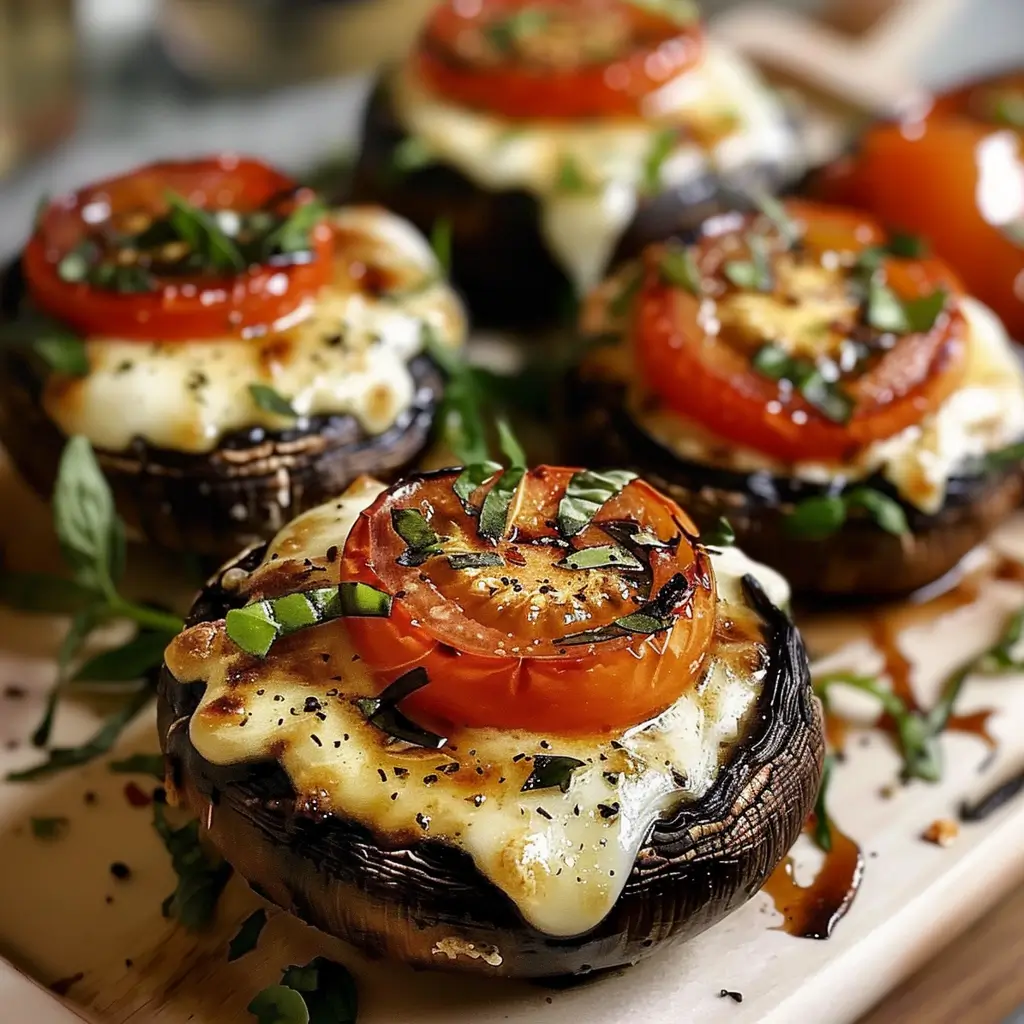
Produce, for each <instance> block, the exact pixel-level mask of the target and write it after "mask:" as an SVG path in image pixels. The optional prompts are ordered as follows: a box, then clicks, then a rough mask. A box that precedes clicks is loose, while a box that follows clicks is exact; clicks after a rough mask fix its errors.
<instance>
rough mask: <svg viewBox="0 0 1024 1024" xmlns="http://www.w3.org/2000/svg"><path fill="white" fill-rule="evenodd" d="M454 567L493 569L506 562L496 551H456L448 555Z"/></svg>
mask: <svg viewBox="0 0 1024 1024" xmlns="http://www.w3.org/2000/svg"><path fill="white" fill-rule="evenodd" d="M447 558H448V564H449V565H450V566H451V567H452V568H453V569H456V570H458V569H491V568H495V567H496V566H499V565H504V564H505V559H504V558H502V557H501V555H499V554H498V553H497V552H496V551H456V552H454V553H452V554H450V555H448V556H447Z"/></svg>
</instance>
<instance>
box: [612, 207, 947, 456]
mask: <svg viewBox="0 0 1024 1024" xmlns="http://www.w3.org/2000/svg"><path fill="white" fill-rule="evenodd" d="M779 209H780V211H781V214H778V213H777V214H775V215H774V216H773V217H768V216H766V215H762V214H748V215H744V214H734V215H729V216H726V217H717V218H713V219H712V220H711V221H709V222H708V223H707V224H706V225H705V227H704V230H703V233H702V235H701V237H700V238H699V240H698V241H697V242H696V244H694V245H693V246H691V247H689V248H685V249H684V248H682V247H675V246H672V245H669V246H656V247H652V248H651V249H649V250H647V251H646V252H645V254H644V261H643V276H642V279H641V281H640V282H639V292H638V295H637V298H636V300H635V302H634V304H633V314H632V322H631V333H632V341H633V347H634V350H635V352H636V358H637V361H638V364H639V368H640V372H641V374H642V380H643V382H644V386H645V388H644V389H645V391H647V392H648V393H649V394H651V395H653V396H654V398H655V399H656V400H660V401H661V402H662V403H663V404H664V405H666V406H667V407H668V408H669V409H671V410H673V411H675V412H677V413H678V414H680V415H682V416H684V417H687V418H689V419H691V420H693V421H696V422H697V423H698V424H700V425H702V426H704V427H705V428H707V429H708V430H709V431H710V432H711V433H713V434H714V435H716V436H717V437H720V438H725V439H727V440H730V441H733V442H736V443H738V444H742V445H745V446H747V447H750V448H753V449H756V450H757V451H761V452H764V453H765V454H767V455H770V456H772V457H774V458H777V459H779V460H781V461H784V462H787V463H793V462H800V461H805V460H823V461H833V462H841V461H843V460H845V459H848V458H850V457H851V456H852V455H854V454H855V453H856V451H857V450H858V449H860V448H862V447H863V446H865V445H867V444H869V443H871V442H873V441H877V440H879V439H881V438H886V437H890V436H892V435H893V434H895V433H897V432H899V431H901V430H903V429H904V428H906V427H909V426H911V425H913V424H916V423H919V422H920V420H921V418H922V417H923V416H924V415H925V414H926V413H927V412H928V411H929V410H931V409H934V408H935V407H936V406H937V405H938V404H939V403H940V402H942V400H943V399H945V398H946V397H947V396H948V395H949V394H950V393H951V392H952V391H953V390H954V389H955V388H956V387H957V385H958V384H959V382H960V381H961V380H962V379H963V372H964V366H965V358H966V344H965V341H966V327H965V323H964V319H963V315H962V313H961V312H960V309H959V303H958V301H957V299H958V295H959V285H958V283H957V281H956V278H955V277H954V275H953V274H952V272H951V271H949V270H948V269H947V268H946V267H945V266H944V265H943V264H942V263H939V262H938V261H936V260H932V259H918V258H912V259H908V258H900V257H899V256H896V255H893V254H892V253H891V252H890V251H889V250H888V249H886V244H887V243H886V236H885V234H884V233H883V232H882V230H881V228H880V227H879V226H878V225H877V224H876V223H875V222H874V221H873V220H871V219H870V218H868V217H866V216H864V215H862V214H858V213H854V212H852V211H849V210H845V209H840V208H836V207H828V206H824V205H820V204H814V203H808V202H797V201H791V202H789V203H787V204H786V205H785V207H780V208H779Z"/></svg>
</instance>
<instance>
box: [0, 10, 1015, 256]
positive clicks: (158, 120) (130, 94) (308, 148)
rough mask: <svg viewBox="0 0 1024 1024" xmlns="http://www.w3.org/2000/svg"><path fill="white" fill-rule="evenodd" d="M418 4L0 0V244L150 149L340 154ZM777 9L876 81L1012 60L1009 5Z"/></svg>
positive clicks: (723, 22) (926, 79)
mask: <svg viewBox="0 0 1024 1024" xmlns="http://www.w3.org/2000/svg"><path fill="white" fill-rule="evenodd" d="M430 2H431V0H0V252H6V251H8V250H10V249H13V248H14V247H15V246H16V245H17V243H18V241H19V238H21V237H22V236H23V234H24V231H25V228H26V225H27V221H28V219H29V217H30V216H31V211H32V210H33V209H34V206H35V202H36V199H37V197H38V196H39V195H40V194H41V193H43V192H53V191H59V190H61V189H64V188H69V187H71V186H73V185H76V184H79V183H81V182H82V181H87V180H89V179H93V178H96V177H98V176H101V175H104V174H107V173H110V172H113V171H117V170H122V169H124V168H127V167H129V166H131V165H133V164H137V163H139V162H141V161H144V160H147V159H151V158H154V157H156V156H169V155H179V156H184V155H187V154H192V153H197V152H201V151H205V150H214V149H235V150H245V151H250V152H253V153H255V154H258V155H262V156H265V157H268V158H270V159H272V160H274V161H275V162H277V163H280V164H282V165H284V166H286V167H288V168H289V169H292V170H295V171H298V172H304V171H306V170H307V169H308V168H310V167H313V166H315V165H317V164H318V163H320V162H322V161H325V160H329V159H331V158H332V157H336V156H338V155H340V154H343V153H344V152H345V151H346V150H347V149H350V148H351V146H352V144H353V142H354V135H355V131H356V118H357V111H358V108H359V104H360V102H361V99H362V96H363V90H364V87H365V72H367V71H368V70H369V69H370V68H372V67H373V66H375V65H377V64H379V63H380V62H382V61H387V60H389V59H393V58H395V57H397V56H398V55H399V54H400V53H401V52H402V51H403V50H404V49H405V47H406V46H407V45H408V43H409V41H410V39H411V38H412V36H413V34H414V33H415V31H416V28H417V25H418V23H419V20H420V18H421V17H422V15H423V12H424V11H425V10H426V9H427V8H428V7H429V6H430ZM702 6H703V8H704V10H705V13H706V14H707V15H708V17H709V18H710V19H711V21H712V31H715V30H716V27H717V26H723V31H724V32H725V33H726V34H727V35H730V36H733V37H735V36H736V35H737V32H738V34H739V36H740V37H742V35H743V26H744V18H745V17H746V16H747V15H748V14H749V13H750V11H749V8H751V7H755V8H759V9H761V11H760V13H761V15H762V16H764V14H765V11H764V8H766V7H768V5H766V4H761V3H757V4H750V3H749V2H741V3H739V4H737V3H736V2H731V0H706V2H705V3H703V5H702ZM777 8H790V9H791V10H792V11H795V12H798V13H800V14H806V15H813V16H814V17H815V18H817V19H818V20H819V21H820V22H821V23H822V24H824V25H826V26H828V29H829V31H833V30H834V31H835V32H836V33H838V34H840V35H841V36H843V37H844V38H849V39H850V40H851V41H852V42H853V44H854V45H857V41H858V40H859V41H860V42H861V44H862V45H863V47H865V48H868V47H870V41H871V39H872V38H873V37H877V38H881V37H883V36H884V37H885V38H886V40H887V43H886V46H885V47H881V49H882V50H884V53H881V54H880V56H879V61H880V63H884V64H885V65H886V66H885V67H880V69H879V76H880V78H881V80H882V81H883V82H884V81H885V80H886V76H889V77H892V76H893V75H894V74H897V71H898V73H899V75H902V79H901V87H902V86H903V85H904V84H905V83H906V82H921V83H923V84H925V85H927V86H932V87H936V86H942V85H946V84H948V83H950V82H952V81H955V80H957V79H959V78H962V77H964V76H965V75H969V74H971V73H974V72H978V71H983V70H986V69H988V70H990V69H992V68H995V67H999V66H1003V65H1007V64H1011V63H1014V62H1020V61H1021V60H1024V0H895V2H893V0H820V2H816V0H788V2H787V0H780V2H779V3H778V4H777ZM786 13H787V12H782V14H780V16H779V17H780V19H781V18H782V17H784V15H785V14H786ZM769 17H770V18H771V15H769ZM786 22H787V24H788V22H789V19H786ZM762 24H763V23H762ZM779 26H780V27H779V34H780V37H781V36H782V35H783V34H784V31H783V30H784V28H785V26H784V25H783V23H782V21H781V20H780V21H779ZM790 27H791V26H790ZM762 35H763V33H762ZM754 56H755V57H757V56H759V55H758V54H754ZM782 63H785V61H783V62H782ZM783 70H785V69H783ZM360 73H364V75H363V76H361V75H360ZM868 77H873V76H868ZM897 77H898V76H897ZM894 81H895V79H894ZM893 88H895V86H893ZM840 91H841V90H840Z"/></svg>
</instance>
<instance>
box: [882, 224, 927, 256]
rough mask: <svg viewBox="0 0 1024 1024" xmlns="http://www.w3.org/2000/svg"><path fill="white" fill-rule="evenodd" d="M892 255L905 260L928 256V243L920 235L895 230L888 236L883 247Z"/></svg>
mask: <svg viewBox="0 0 1024 1024" xmlns="http://www.w3.org/2000/svg"><path fill="white" fill-rule="evenodd" d="M885 248H886V249H887V250H888V252H889V253H891V254H892V255H893V256H899V257H900V258H901V259H905V260H921V259H924V258H925V257H926V256H928V252H929V250H928V243H927V242H925V240H924V239H923V238H921V236H920V235H912V234H910V233H909V232H906V231H897V232H895V233H894V234H893V235H891V236H890V238H889V241H888V243H887V244H886V247H885Z"/></svg>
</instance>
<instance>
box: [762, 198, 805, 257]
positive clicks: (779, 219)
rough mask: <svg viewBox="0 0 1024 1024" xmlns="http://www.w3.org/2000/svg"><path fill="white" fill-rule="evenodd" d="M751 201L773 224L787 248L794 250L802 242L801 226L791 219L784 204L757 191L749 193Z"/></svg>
mask: <svg viewBox="0 0 1024 1024" xmlns="http://www.w3.org/2000/svg"><path fill="white" fill-rule="evenodd" d="M749 196H750V200H751V201H752V202H753V204H754V205H755V206H756V207H757V209H758V210H759V211H760V213H761V215H762V216H764V217H767V218H768V220H770V221H771V222H772V224H773V225H774V227H775V230H776V231H778V233H779V234H780V235H781V236H782V238H783V239H784V240H785V243H786V247H787V248H788V249H792V248H793V246H794V245H796V243H797V242H799V241H800V228H799V225H798V224H797V223H796V221H795V220H793V218H792V217H790V215H789V213H788V212H787V211H786V207H785V206H784V205H783V204H782V202H781V201H780V200H778V199H776V198H775V196H773V195H770V194H769V193H767V192H765V191H763V190H760V189H756V190H754V191H753V192H750V193H749Z"/></svg>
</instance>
